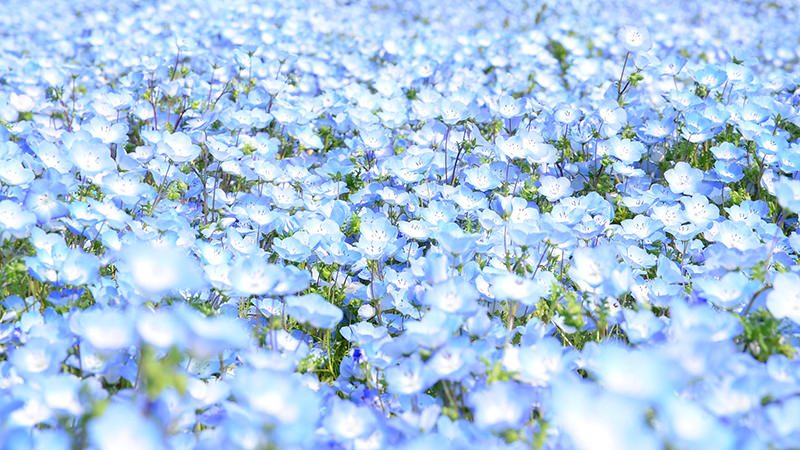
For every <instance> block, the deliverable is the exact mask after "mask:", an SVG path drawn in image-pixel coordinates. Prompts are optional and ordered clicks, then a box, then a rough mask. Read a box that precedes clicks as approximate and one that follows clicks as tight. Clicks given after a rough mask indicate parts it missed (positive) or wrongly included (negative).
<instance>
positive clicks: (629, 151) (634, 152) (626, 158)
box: [609, 138, 645, 164]
mask: <svg viewBox="0 0 800 450" xmlns="http://www.w3.org/2000/svg"><path fill="white" fill-rule="evenodd" d="M609 144H610V147H611V151H610V154H611V156H613V157H615V158H617V159H619V160H620V161H622V162H625V163H628V164H633V163H635V162H637V161H639V160H640V159H642V155H644V153H645V148H644V145H642V143H640V142H636V141H631V140H629V139H618V138H612V139H611V140H610V141H609Z"/></svg>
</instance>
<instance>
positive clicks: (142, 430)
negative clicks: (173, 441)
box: [88, 401, 166, 450]
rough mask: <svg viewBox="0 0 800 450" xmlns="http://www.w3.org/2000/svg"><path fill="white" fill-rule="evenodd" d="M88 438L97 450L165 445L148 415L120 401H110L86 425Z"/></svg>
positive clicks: (149, 448)
mask: <svg viewBox="0 0 800 450" xmlns="http://www.w3.org/2000/svg"><path fill="white" fill-rule="evenodd" d="M88 430H89V442H90V443H91V444H92V445H93V446H94V447H96V448H97V449H99V450H106V449H109V450H110V449H142V450H144V449H147V450H156V449H163V448H166V447H165V445H164V440H163V435H162V433H161V431H160V430H159V428H158V426H157V425H156V424H155V422H153V421H152V420H151V419H149V418H147V417H145V416H143V415H142V414H141V412H139V410H138V409H137V408H136V407H135V406H133V405H131V404H129V403H124V402H119V401H117V402H111V403H110V404H109V405H108V406H107V407H106V408H105V410H104V411H103V413H102V415H100V416H99V417H96V418H94V419H93V420H92V421H91V422H89V425H88Z"/></svg>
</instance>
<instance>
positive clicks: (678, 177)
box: [664, 161, 703, 195]
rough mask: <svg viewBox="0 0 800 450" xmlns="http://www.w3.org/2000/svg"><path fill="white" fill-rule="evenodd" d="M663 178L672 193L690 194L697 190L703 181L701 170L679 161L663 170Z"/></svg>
mask: <svg viewBox="0 0 800 450" xmlns="http://www.w3.org/2000/svg"><path fill="white" fill-rule="evenodd" d="M664 178H665V179H666V180H667V182H668V183H669V189H670V190H671V191H672V192H673V193H675V194H686V195H692V194H694V193H696V192H697V191H698V188H699V186H700V183H702V181H703V171H702V170H700V169H695V168H694V167H692V166H690V165H689V164H688V163H686V162H683V161H679V162H678V163H677V164H675V167H673V168H672V169H669V170H667V171H666V172H664Z"/></svg>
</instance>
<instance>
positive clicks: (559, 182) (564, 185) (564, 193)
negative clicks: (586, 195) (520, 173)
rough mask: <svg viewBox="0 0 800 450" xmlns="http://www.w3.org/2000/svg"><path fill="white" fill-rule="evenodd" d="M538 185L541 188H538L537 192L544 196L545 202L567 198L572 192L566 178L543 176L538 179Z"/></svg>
mask: <svg viewBox="0 0 800 450" xmlns="http://www.w3.org/2000/svg"><path fill="white" fill-rule="evenodd" d="M539 183H540V184H541V186H540V187H539V190H538V192H539V193H541V194H542V195H544V196H545V197H546V198H547V200H548V201H551V202H555V201H557V200H560V199H562V198H564V197H568V196H569V195H571V194H572V192H573V189H572V185H571V183H570V180H569V178H566V177H558V178H557V177H554V176H551V175H545V176H543V177H540V178H539Z"/></svg>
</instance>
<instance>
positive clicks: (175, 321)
mask: <svg viewBox="0 0 800 450" xmlns="http://www.w3.org/2000/svg"><path fill="white" fill-rule="evenodd" d="M128 320H130V319H128ZM135 327H136V333H137V335H138V336H139V338H140V339H141V340H142V341H143V342H146V343H147V344H148V345H152V346H153V347H155V348H157V349H160V350H167V349H169V348H170V347H172V346H178V347H181V348H182V347H183V346H184V345H185V344H186V338H187V330H186V325H185V324H184V323H183V321H181V320H180V318H179V317H178V315H177V314H176V313H174V312H173V311H172V310H167V309H157V310H155V311H145V312H142V313H140V314H139V316H138V317H137V318H136V322H135Z"/></svg>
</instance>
